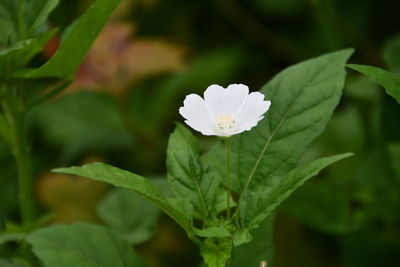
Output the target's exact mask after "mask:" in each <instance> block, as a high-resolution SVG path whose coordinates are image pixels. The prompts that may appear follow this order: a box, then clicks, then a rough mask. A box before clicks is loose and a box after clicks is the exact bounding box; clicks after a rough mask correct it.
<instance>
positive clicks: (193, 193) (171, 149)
mask: <svg viewBox="0 0 400 267" xmlns="http://www.w3.org/2000/svg"><path fill="white" fill-rule="evenodd" d="M167 168H168V181H169V184H170V186H171V188H172V190H173V191H174V193H175V194H176V195H177V196H179V197H180V198H185V199H188V200H189V201H190V202H191V203H192V205H193V208H194V211H195V213H194V215H195V217H197V218H201V219H209V218H210V215H211V214H212V212H213V210H212V209H213V208H214V207H215V200H216V197H217V190H218V186H219V180H218V179H213V177H211V176H204V175H203V173H204V170H203V166H202V165H201V162H200V156H199V152H198V144H197V140H196V138H195V137H194V136H193V135H192V133H191V132H190V131H189V130H188V129H186V128H185V127H184V126H182V125H181V124H178V125H177V127H176V129H175V131H174V132H173V133H172V134H171V136H170V138H169V142H168V150H167Z"/></svg>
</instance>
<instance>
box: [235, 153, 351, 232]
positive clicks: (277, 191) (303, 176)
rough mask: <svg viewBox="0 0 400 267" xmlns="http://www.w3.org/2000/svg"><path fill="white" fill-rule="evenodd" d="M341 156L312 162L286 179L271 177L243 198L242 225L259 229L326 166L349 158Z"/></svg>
mask: <svg viewBox="0 0 400 267" xmlns="http://www.w3.org/2000/svg"><path fill="white" fill-rule="evenodd" d="M349 156H351V154H349V153H346V154H341V155H336V156H332V157H326V158H321V159H317V160H314V161H311V162H309V163H306V164H304V165H301V166H300V167H297V168H295V169H293V170H291V171H290V172H289V173H288V174H286V175H285V176H284V177H279V176H271V177H269V179H268V180H267V181H265V182H264V184H263V185H262V186H260V188H257V189H255V190H254V191H252V192H250V193H248V194H246V195H244V196H242V198H243V204H242V205H241V206H239V208H240V210H239V212H240V215H241V224H242V225H243V226H244V228H246V229H253V228H258V226H259V225H260V223H261V222H263V221H264V219H265V218H266V217H268V216H269V215H270V213H271V212H272V211H273V210H274V209H275V208H276V207H277V206H278V205H279V204H280V203H281V202H282V201H283V200H285V199H286V198H287V197H289V195H290V194H291V193H292V192H293V191H294V190H296V189H297V188H298V187H299V186H301V185H302V184H303V183H304V182H305V181H307V180H308V179H310V178H311V177H313V176H315V175H317V174H318V173H319V172H320V171H321V170H322V169H323V168H325V167H326V166H328V165H330V164H332V163H334V162H336V161H338V160H341V159H343V158H346V157H349Z"/></svg>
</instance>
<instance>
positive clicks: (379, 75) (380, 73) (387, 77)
mask: <svg viewBox="0 0 400 267" xmlns="http://www.w3.org/2000/svg"><path fill="white" fill-rule="evenodd" d="M347 67H349V68H351V69H353V70H356V71H358V72H360V73H362V74H364V75H367V76H368V77H369V78H370V79H371V80H373V81H374V82H376V83H377V84H379V85H380V86H382V87H383V88H385V90H386V93H387V94H388V95H390V96H391V97H393V98H394V99H396V101H397V103H399V104H400V75H398V74H394V73H391V72H388V71H386V70H384V69H381V68H378V67H374V66H367V65H358V64H347Z"/></svg>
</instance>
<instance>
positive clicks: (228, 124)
mask: <svg viewBox="0 0 400 267" xmlns="http://www.w3.org/2000/svg"><path fill="white" fill-rule="evenodd" d="M215 124H216V125H217V127H218V129H219V130H221V131H222V132H229V131H230V130H232V129H233V127H235V117H233V116H229V115H219V116H217V117H216V118H215Z"/></svg>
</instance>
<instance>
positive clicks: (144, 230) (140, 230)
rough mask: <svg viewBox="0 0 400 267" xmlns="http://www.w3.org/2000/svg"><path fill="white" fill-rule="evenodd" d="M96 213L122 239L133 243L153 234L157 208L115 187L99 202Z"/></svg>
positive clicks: (129, 192) (132, 193) (135, 195)
mask: <svg viewBox="0 0 400 267" xmlns="http://www.w3.org/2000/svg"><path fill="white" fill-rule="evenodd" d="M97 213H98V214H99V217H100V218H101V219H102V220H103V221H104V222H105V223H106V224H107V225H108V226H109V227H110V228H111V229H112V230H114V231H115V232H116V233H117V234H118V235H119V236H120V237H121V238H122V239H124V240H126V241H128V242H129V243H130V244H133V245H134V244H138V243H142V242H144V241H146V240H148V239H149V238H150V237H152V236H153V235H154V233H155V230H156V224H157V219H158V214H159V209H157V207H155V206H154V205H152V204H151V203H149V202H148V201H146V200H144V199H143V198H140V197H139V196H138V195H137V194H135V193H134V192H132V191H130V190H126V189H115V190H113V191H111V192H110V193H109V194H108V195H107V196H106V198H105V199H104V200H103V201H102V202H101V203H100V204H99V206H98V208H97Z"/></svg>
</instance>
